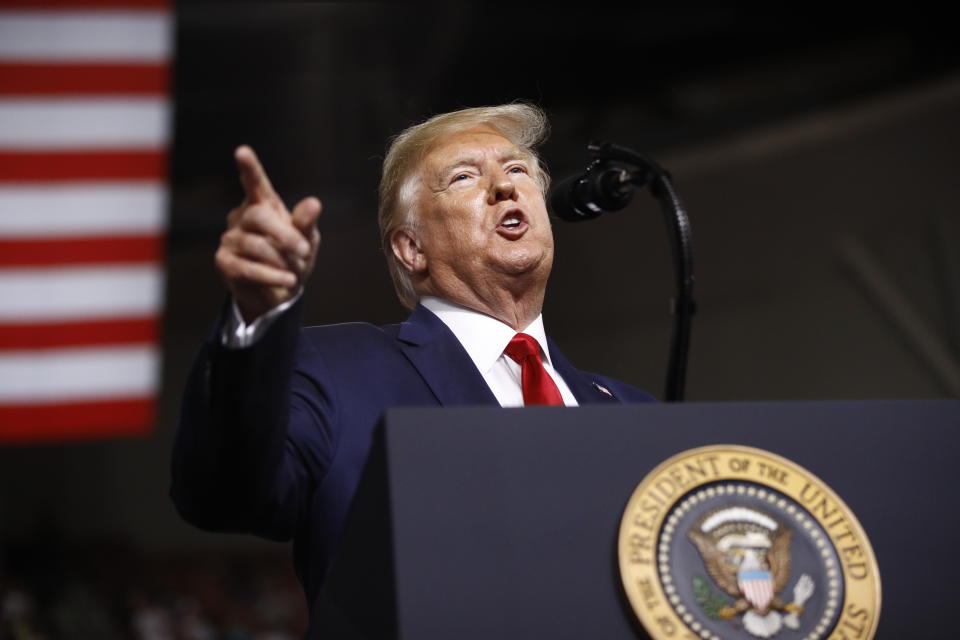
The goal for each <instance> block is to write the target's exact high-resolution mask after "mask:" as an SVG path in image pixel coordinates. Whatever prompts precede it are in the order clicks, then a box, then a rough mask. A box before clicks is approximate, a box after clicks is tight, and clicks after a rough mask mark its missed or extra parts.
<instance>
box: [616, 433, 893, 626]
mask: <svg viewBox="0 0 960 640" xmlns="http://www.w3.org/2000/svg"><path fill="white" fill-rule="evenodd" d="M618 549H619V563H620V576H621V579H622V580H623V586H624V590H625V591H626V595H627V599H628V600H629V602H630V605H631V606H632V608H633V611H634V613H635V614H636V616H637V618H638V619H639V620H640V622H641V624H642V625H643V626H644V628H645V629H646V631H647V633H649V634H650V636H651V637H652V638H654V639H655V640H664V639H666V638H684V639H690V640H693V639H697V638H703V639H704V640H720V639H729V638H738V639H744V640H755V639H756V638H783V639H784V640H788V639H789V640H793V639H802V640H820V639H828V638H829V639H836V640H841V639H844V638H857V640H867V639H869V638H872V637H873V635H874V633H875V631H876V628H877V619H878V617H879V614H880V575H879V572H878V569H877V563H876V559H875V558H874V555H873V550H872V549H871V547H870V542H869V540H867V536H866V534H865V533H864V531H863V529H862V528H861V526H860V523H859V522H857V519H856V517H855V516H854V515H853V513H852V512H851V511H850V509H849V508H848V507H847V506H846V505H845V504H844V503H843V501H842V500H841V499H840V498H839V497H838V496H837V495H836V494H835V493H834V492H833V491H832V490H831V489H830V488H829V487H828V486H826V485H825V484H824V483H823V482H822V481H821V480H819V479H818V478H817V477H816V476H814V475H813V474H812V473H810V472H809V471H807V470H806V469H804V468H802V467H800V466H799V465H797V464H795V463H793V462H791V461H789V460H787V459H786V458H783V457H781V456H778V455H776V454H774V453H770V452H768V451H763V450H761V449H754V448H750V447H743V446H737V445H717V446H709V447H702V448H699V449H692V450H690V451H685V452H683V453H680V454H677V455H676V456H673V457H672V458H670V459H669V460H666V461H665V462H663V463H662V464H660V465H659V466H658V467H657V468H656V469H654V470H653V471H652V472H651V473H650V474H649V475H648V476H647V477H646V478H644V479H643V481H642V482H641V483H640V484H639V486H637V488H636V490H635V491H634V492H633V495H632V496H631V497H630V501H629V502H628V504H627V508H626V510H625V512H624V515H623V520H622V522H621V525H620V538H619V545H618Z"/></svg>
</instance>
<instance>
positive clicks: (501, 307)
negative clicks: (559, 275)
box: [419, 279, 546, 332]
mask: <svg viewBox="0 0 960 640" xmlns="http://www.w3.org/2000/svg"><path fill="white" fill-rule="evenodd" d="M507 284H508V285H512V286H503V285H504V283H489V284H487V283H479V284H477V285H473V286H470V285H468V284H467V283H465V282H457V283H451V284H450V285H448V286H438V285H439V283H437V282H433V281H431V282H426V283H424V286H423V287H422V288H421V290H420V291H419V293H420V295H428V296H436V297H437V298H442V299H444V300H447V301H448V302H452V303H454V304H458V305H460V306H462V307H466V308H468V309H472V310H474V311H478V312H480V313H483V314H485V315H488V316H490V317H491V318H496V319H497V320H499V321H500V322H502V323H504V324H506V325H508V326H510V327H511V328H513V330H514V331H518V332H519V331H523V330H524V329H526V328H527V327H528V326H529V325H530V323H531V322H533V321H534V320H536V319H537V316H539V315H540V312H541V310H542V309H543V295H544V291H545V288H546V287H545V285H546V280H545V279H544V281H543V282H540V283H524V282H521V281H520V280H516V281H513V282H509V283H507ZM485 285H486V286H485Z"/></svg>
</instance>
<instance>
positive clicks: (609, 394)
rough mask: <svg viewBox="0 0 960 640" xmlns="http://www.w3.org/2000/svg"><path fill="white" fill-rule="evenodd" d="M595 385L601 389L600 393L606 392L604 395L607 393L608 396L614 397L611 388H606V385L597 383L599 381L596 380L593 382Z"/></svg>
mask: <svg viewBox="0 0 960 640" xmlns="http://www.w3.org/2000/svg"><path fill="white" fill-rule="evenodd" d="M593 386H595V387H596V388H597V390H598V391H600V393H602V394H604V395H607V396H610V397H611V398H612V397H613V394H612V393H610V389H607V388H606V387H605V386H603V385H602V384H599V383H597V382H594V383H593Z"/></svg>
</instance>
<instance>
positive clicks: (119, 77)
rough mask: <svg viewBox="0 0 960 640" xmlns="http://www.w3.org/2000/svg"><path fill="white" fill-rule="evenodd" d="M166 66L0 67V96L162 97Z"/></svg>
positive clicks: (61, 65) (165, 85)
mask: <svg viewBox="0 0 960 640" xmlns="http://www.w3.org/2000/svg"><path fill="white" fill-rule="evenodd" d="M167 76H168V68H167V65H159V64H13V63H8V64H0V95H7V96H10V95H17V96H20V95H31V96H36V95H42V96H48V95H64V94H68V95H86V94H125V95H129V94H134V95H143V94H147V95H164V94H166V93H167V91H168V89H169V83H168V79H167Z"/></svg>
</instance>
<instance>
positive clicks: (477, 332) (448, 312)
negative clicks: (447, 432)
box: [420, 296, 577, 407]
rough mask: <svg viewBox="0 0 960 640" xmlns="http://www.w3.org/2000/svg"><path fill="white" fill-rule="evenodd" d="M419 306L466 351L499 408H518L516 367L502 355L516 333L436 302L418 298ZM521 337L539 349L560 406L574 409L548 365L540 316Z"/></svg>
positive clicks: (463, 309) (520, 399) (574, 401)
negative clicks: (439, 323)
mask: <svg viewBox="0 0 960 640" xmlns="http://www.w3.org/2000/svg"><path fill="white" fill-rule="evenodd" d="M420 304H422V305H423V306H425V307H426V308H427V309H429V310H430V311H432V312H433V313H434V314H435V315H436V316H437V317H438V318H440V320H442V321H443V323H444V324H445V325H447V327H449V329H450V331H452V332H453V335H455V336H456V337H457V340H459V341H460V344H462V345H463V348H464V349H465V350H466V351H467V355H469V356H470V359H471V360H473V364H475V365H476V366H477V369H479V370H480V375H482V376H483V379H484V380H486V382H487V386H489V387H490V391H492V392H493V395H494V396H495V397H496V398H497V401H498V402H499V403H500V406H502V407H522V406H523V390H522V388H521V387H520V365H519V364H517V362H516V361H514V360H513V358H511V357H510V356H508V355H506V354H505V353H504V352H503V350H504V349H506V348H507V345H508V344H510V340H512V339H513V336H515V335H517V332H516V331H514V330H513V329H512V328H511V327H510V326H508V325H506V324H504V323H502V322H500V321H499V320H497V319H496V318H491V317H490V316H488V315H484V314H482V313H478V312H476V311H474V310H472V309H467V308H466V307H461V306H459V305H456V304H453V303H451V302H447V301H446V300H441V299H440V298H434V297H432V296H424V297H422V298H420ZM521 333H526V334H527V335H530V336H533V338H534V339H535V340H536V341H537V343H538V344H539V345H540V357H541V359H542V360H543V368H544V369H546V370H547V373H548V374H550V377H551V378H553V381H554V382H556V383H557V388H558V389H560V396H561V397H562V398H563V403H564V404H565V405H566V406H568V407H576V406H577V399H576V398H574V397H573V393H572V392H571V391H570V387H568V386H567V383H566V382H564V380H563V378H562V377H561V376H560V374H559V373H557V372H556V370H555V369H554V368H553V363H552V362H551V361H550V347H549V346H547V336H546V334H545V333H544V331H543V316H542V315H538V316H537V318H536V320H534V321H533V322H531V323H530V325H529V326H528V327H527V328H526V329H524V330H523V331H522V332H521Z"/></svg>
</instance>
